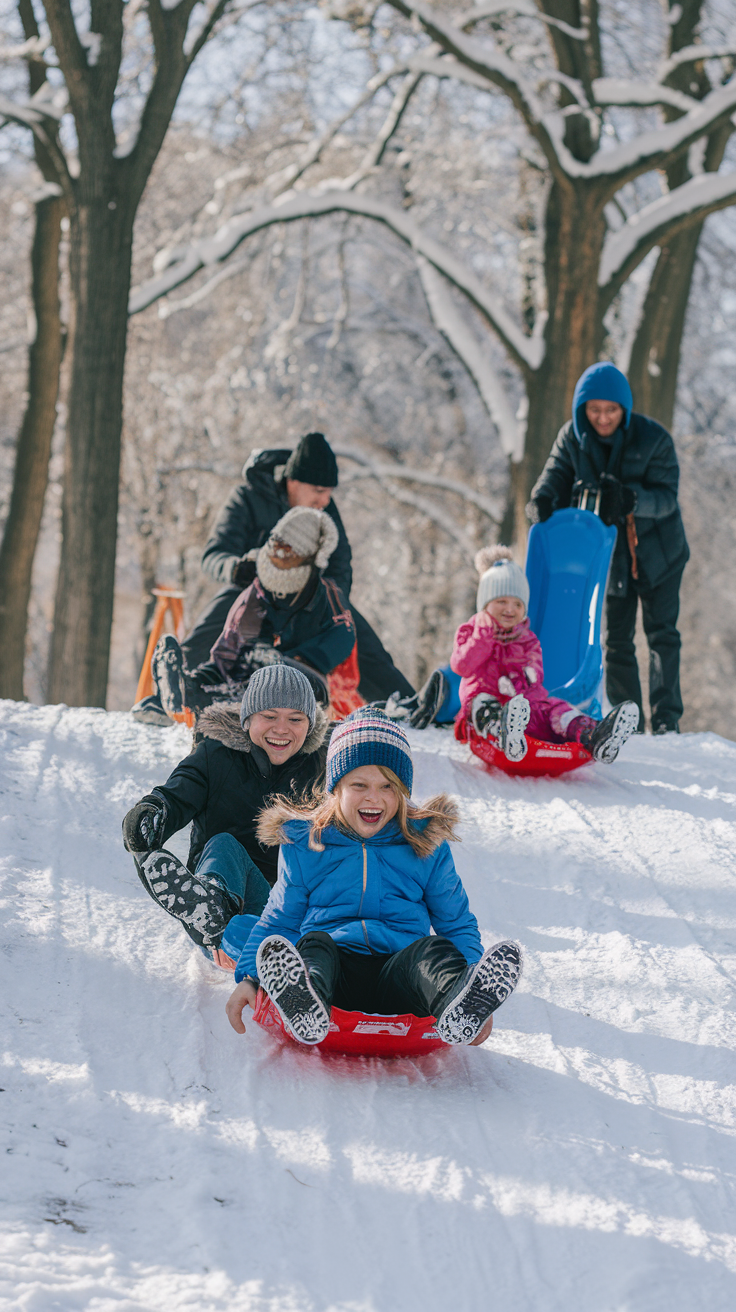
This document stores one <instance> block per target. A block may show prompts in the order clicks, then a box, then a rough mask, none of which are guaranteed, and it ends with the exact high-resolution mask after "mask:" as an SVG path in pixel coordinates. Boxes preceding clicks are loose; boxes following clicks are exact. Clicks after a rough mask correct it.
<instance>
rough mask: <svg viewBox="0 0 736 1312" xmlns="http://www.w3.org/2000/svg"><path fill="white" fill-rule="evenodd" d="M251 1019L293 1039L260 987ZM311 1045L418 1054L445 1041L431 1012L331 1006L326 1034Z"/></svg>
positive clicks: (365, 1053) (364, 1053) (369, 1053)
mask: <svg viewBox="0 0 736 1312" xmlns="http://www.w3.org/2000/svg"><path fill="white" fill-rule="evenodd" d="M253 1019H254V1020H255V1021H256V1023H257V1024H258V1025H261V1026H262V1027H263V1029H264V1030H268V1031H269V1033H270V1034H272V1035H273V1037H274V1038H276V1039H282V1040H284V1041H286V1042H288V1043H296V1039H294V1038H293V1037H292V1035H291V1034H289V1032H288V1030H287V1029H286V1027H285V1025H284V1022H283V1021H282V1019H281V1017H280V1016H279V1013H278V1012H277V1010H276V1008H275V1007H274V1005H273V1003H272V1002H271V999H270V998H269V997H268V995H267V994H265V993H264V992H263V989H259V990H258V1001H257V1003H256V1009H255V1011H254V1013H253ZM314 1046H315V1047H316V1048H319V1050H320V1052H341V1053H349V1054H352V1055H353V1056H358V1057H419V1056H421V1055H422V1054H423V1053H425V1052H433V1051H434V1049H435V1048H446V1047H447V1044H446V1043H444V1042H443V1041H442V1039H441V1038H440V1037H439V1035H438V1033H437V1031H436V1029H435V1028H434V1016H424V1017H418V1016H409V1015H407V1016H369V1015H365V1014H364V1013H363V1012H362V1011H341V1010H340V1008H339V1007H333V1008H332V1013H331V1017H330V1029H329V1033H328V1035H327V1038H325V1039H323V1040H322V1042H321V1043H316V1044H315V1045H314Z"/></svg>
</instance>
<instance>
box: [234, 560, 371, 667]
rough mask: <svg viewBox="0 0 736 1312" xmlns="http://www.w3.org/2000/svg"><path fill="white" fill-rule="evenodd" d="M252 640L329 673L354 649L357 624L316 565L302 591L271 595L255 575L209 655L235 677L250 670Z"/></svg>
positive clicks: (335, 589)
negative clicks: (249, 654)
mask: <svg viewBox="0 0 736 1312" xmlns="http://www.w3.org/2000/svg"><path fill="white" fill-rule="evenodd" d="M256 644H265V645H266V646H268V647H276V648H277V649H278V651H279V652H280V653H281V655H283V656H289V657H291V658H292V659H296V658H300V659H301V660H303V661H306V663H307V664H308V665H311V666H312V667H313V668H314V669H316V670H319V672H320V674H329V673H330V671H331V670H334V669H336V668H337V666H338V665H341V664H342V662H343V661H344V660H347V658H348V656H349V655H350V653H351V651H352V650H353V647H354V646H355V624H354V621H353V617H352V615H351V613H350V610H349V609H348V605H347V602H346V601H345V598H344V596H343V594H342V592H341V591H340V589H339V588H338V587H337V586H336V584H335V583H334V582H333V581H332V579H328V578H324V577H322V576H321V575H320V573H319V571H318V570H314V572H313V574H312V577H311V579H310V580H309V582H308V583H307V585H306V587H305V588H304V589H303V590H302V591H301V592H300V593H292V594H289V595H288V596H286V597H275V596H274V595H273V593H272V592H268V591H267V590H266V589H265V588H264V587H263V585H262V584H261V583H260V581H259V580H258V579H256V581H255V583H251V585H250V587H248V588H245V589H244V591H243V592H241V594H240V596H239V597H238V598H236V600H235V602H234V603H233V605H232V606H231V608H230V612H229V614H228V617H227V620H226V622H225V627H224V629H223V631H222V633H221V634H220V637H219V638H218V639H217V642H216V643H215V645H214V647H213V648H212V651H211V653H210V659H211V660H212V661H213V662H214V664H215V665H216V666H217V667H218V669H219V670H220V672H221V673H222V674H223V676H224V677H225V678H226V679H231V680H235V681H236V682H237V681H238V680H239V679H240V678H247V677H248V675H249V674H250V673H251V667H250V666H249V665H248V663H247V656H248V653H249V652H250V651H252V649H253V647H254V646H255V645H256ZM243 662H245V664H243Z"/></svg>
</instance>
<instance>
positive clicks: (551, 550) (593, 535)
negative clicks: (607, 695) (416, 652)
mask: <svg viewBox="0 0 736 1312" xmlns="http://www.w3.org/2000/svg"><path fill="white" fill-rule="evenodd" d="M615 543H616V529H615V527H607V526H606V525H605V524H604V523H603V521H602V520H601V519H599V517H598V516H597V515H594V514H593V512H592V511H590V510H557V511H556V512H555V514H554V515H552V517H551V518H550V519H548V520H547V521H546V523H544V524H535V525H534V527H533V528H532V529H531V530H530V533H529V543H528V547H527V556H526V574H527V578H528V579H529V586H530V591H531V595H530V600H529V620H530V624H531V628H532V631H533V632H534V633H536V635H537V637H538V638H539V640H540V642H541V644H542V655H543V658H544V683H545V687H546V688H547V689H548V690H549V692H550V695H551V696H553V697H561V698H562V699H563V700H564V701H567V702H570V703H571V704H572V705H573V706H578V707H580V709H581V710H584V711H585V712H586V714H588V715H592V716H595V717H596V718H599V717H600V714H601V705H600V701H599V699H598V689H599V687H600V683H601V679H602V677H603V651H602V648H601V616H602V614H603V602H604V598H605V595H606V582H607V580H608V570H609V567H610V564H611V556H612V555H613V548H614V546H615ZM441 669H442V673H443V674H444V676H445V678H446V679H447V682H448V688H449V690H448V694H447V696H446V697H445V700H444V702H443V703H442V706H441V708H440V710H439V711H438V713H437V715H436V717H435V720H436V723H437V724H449V723H450V722H451V721H452V720H454V719H455V717H456V715H457V714H458V711H459V710H460V676H459V674H454V673H453V671H452V670H451V669H450V667H449V665H443V666H442V667H441Z"/></svg>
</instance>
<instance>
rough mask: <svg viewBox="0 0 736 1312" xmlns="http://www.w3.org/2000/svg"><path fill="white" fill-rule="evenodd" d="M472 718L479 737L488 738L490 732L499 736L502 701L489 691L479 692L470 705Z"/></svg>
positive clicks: (494, 735)
mask: <svg viewBox="0 0 736 1312" xmlns="http://www.w3.org/2000/svg"><path fill="white" fill-rule="evenodd" d="M470 719H471V723H472V725H473V728H474V729H475V732H476V733H477V734H478V737H479V738H487V737H488V735H489V733H490V734H493V737H494V738H496V737H497V736H498V726H499V724H500V722H501V703H500V701H499V700H498V698H497V697H492V696H491V694H490V693H489V692H479V693H478V696H477V697H474V698H473V700H472V702H471V706H470Z"/></svg>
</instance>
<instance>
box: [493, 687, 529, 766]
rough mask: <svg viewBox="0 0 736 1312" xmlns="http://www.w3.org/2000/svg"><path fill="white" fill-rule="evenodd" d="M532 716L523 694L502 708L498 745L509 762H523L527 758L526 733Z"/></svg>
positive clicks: (513, 698) (519, 694)
mask: <svg viewBox="0 0 736 1312" xmlns="http://www.w3.org/2000/svg"><path fill="white" fill-rule="evenodd" d="M530 715H531V707H530V706H529V703H528V701H527V699H526V697H523V696H522V695H521V693H518V694H517V696H516V697H512V698H511V701H509V702H506V704H505V706H502V708H501V719H500V722H499V726H498V745H499V747H500V748H501V751H502V752H503V754H504V756H505V757H506V760H507V761H523V760H524V757H525V756H526V753H527V741H526V732H525V731H526V726H527V725H528V723H529V716H530Z"/></svg>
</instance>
